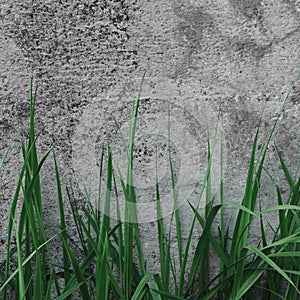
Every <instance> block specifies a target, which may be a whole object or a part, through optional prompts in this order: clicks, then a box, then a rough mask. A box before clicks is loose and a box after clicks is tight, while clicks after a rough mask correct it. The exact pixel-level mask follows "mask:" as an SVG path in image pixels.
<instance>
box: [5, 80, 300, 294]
mask: <svg viewBox="0 0 300 300" xmlns="http://www.w3.org/2000/svg"><path fill="white" fill-rule="evenodd" d="M294 84H295V82H294V83H293V86H294ZM141 90H142V84H141V88H140V93H139V96H138V98H137V99H136V100H134V101H133V103H132V110H131V115H130V133H129V137H128V142H127V144H128V145H127V154H128V164H127V166H128V168H127V176H126V179H124V178H123V177H122V174H121V172H120V170H118V169H114V167H113V160H114V158H113V155H112V150H111V146H110V145H109V143H108V146H107V149H106V150H104V147H103V148H102V155H101V163H100V169H99V174H100V179H99V183H100V184H99V203H98V204H97V205H99V206H98V207H96V208H95V207H94V206H93V205H92V204H91V199H90V195H89V193H88V192H87V190H85V191H84V193H85V198H86V203H87V205H84V206H83V205H80V204H79V202H78V201H77V200H76V198H75V196H74V193H73V192H72V186H63V185H62V181H61V178H60V173H59V166H58V164H57V160H56V156H55V151H54V150H55V149H53V148H50V149H49V150H48V151H47V152H46V153H45V154H44V156H42V158H41V159H40V160H39V159H38V156H37V150H36V143H37V141H38V138H37V136H38V134H36V133H35V111H34V108H35V102H36V89H34V88H33V82H32V81H31V90H30V118H29V121H30V130H29V133H28V134H29V138H28V141H27V142H26V143H25V141H23V140H22V139H20V146H21V149H22V155H23V159H24V163H23V166H22V168H21V169H20V171H19V179H18V182H17V186H16V188H15V193H14V197H13V198H12V200H11V209H10V216H9V223H8V225H7V229H8V236H7V251H6V257H5V259H4V261H3V262H2V263H1V264H0V283H1V287H0V298H1V299H4V300H5V299H11V298H13V299H36V300H40V299H53V297H55V298H56V299H72V296H73V295H74V294H75V293H76V295H78V293H79V294H80V297H81V298H82V299H84V300H89V299H126V300H128V299H135V300H138V299H149V300H150V299H153V300H160V299H201V300H202V299H224V300H227V299H259V298H260V297H261V298H262V299H291V300H293V299H299V295H300V291H299V284H300V259H299V258H300V217H299V213H300V197H299V189H300V176H299V173H297V174H296V176H295V177H293V176H292V174H291V172H290V170H289V169H288V167H287V164H286V163H285V160H284V158H283V155H282V154H281V152H280V149H279V148H278V147H277V146H276V144H275V149H276V152H277V158H278V162H279V163H280V166H281V169H282V172H283V174H284V176H285V178H286V186H287V187H288V188H289V193H288V195H287V196H283V195H282V191H281V189H280V187H279V186H278V184H277V183H276V181H275V180H274V179H273V177H272V175H271V174H270V172H269V171H268V170H267V169H266V167H265V159H266V155H267V149H268V146H269V145H270V144H271V143H272V138H273V135H274V132H275V129H276V126H277V122H278V119H279V116H280V113H281V112H282V110H283V109H284V107H285V104H286V102H287V101H288V96H289V95H288V96H287V98H286V99H285V101H284V103H283V105H282V107H281V109H280V111H279V113H278V116H277V119H276V122H275V124H274V127H273V128H272V130H271V132H270V134H269V137H268V139H267V140H266V142H265V144H264V147H263V149H262V150H261V151H260V152H258V149H257V140H258V137H259V128H258V129H257V132H256V134H255V137H254V142H253V146H252V152H251V156H250V162H249V166H248V175H247V178H245V191H244V195H243V198H242V199H241V201H240V203H233V202H230V201H228V200H227V199H226V198H225V196H224V194H225V193H224V190H226V186H225V185H224V180H223V163H222V157H221V166H220V174H221V182H220V193H219V194H220V198H219V199H215V197H214V196H213V195H212V192H211V184H212V182H213V181H214V178H212V177H211V174H212V172H211V170H212V162H213V159H214V158H213V157H214V148H215V144H216V136H217V128H218V124H216V129H215V132H214V136H213V138H212V139H211V140H208V141H207V149H208V150H207V153H208V156H207V170H206V174H205V176H204V179H201V178H199V180H198V181H199V182H203V183H202V185H201V187H200V193H199V195H200V196H199V200H198V203H197V204H196V205H195V206H193V205H192V204H191V203H190V209H191V212H193V216H194V217H193V220H192V223H191V227H190V229H189V235H188V237H187V241H185V242H184V241H183V239H182V238H181V232H182V224H181V220H180V211H179V210H178V209H177V206H178V190H177V187H176V182H175V176H176V174H175V173H174V168H173V160H172V155H171V151H170V142H171V134H172V129H171V128H170V123H171V122H170V118H171V115H170V110H169V129H168V139H169V172H170V178H171V184H172V186H171V188H172V193H173V205H174V209H173V213H172V215H171V219H170V221H169V222H166V220H165V219H163V218H162V212H161V204H160V201H161V198H160V192H161V191H160V184H159V180H158V171H159V166H158V163H157V161H158V159H157V156H156V199H155V200H156V213H157V221H156V228H157V238H158V245H159V249H158V250H159V257H158V263H159V268H158V273H150V272H148V271H147V260H146V259H145V257H144V253H143V247H142V245H143V241H142V238H141V234H140V227H139V223H138V217H137V216H138V213H137V211H136V210H135V209H132V208H133V207H135V205H134V204H135V203H136V192H135V187H134V181H135V178H134V174H133V172H132V170H133V165H134V159H133V157H134V139H135V131H136V124H137V118H138V110H139V102H140V100H139V99H140V94H141ZM116 126H117V128H118V132H117V134H119V135H120V136H121V138H122V139H123V140H124V141H126V140H125V139H124V134H123V133H122V132H121V128H120V126H119V125H118V123H117V121H116ZM221 152H222V151H221ZM8 155H9V151H7V152H5V153H4V155H3V157H2V158H1V159H0V171H1V169H2V168H3V167H4V166H5V160H6V159H7V157H8ZM51 155H52V157H53V158H52V159H53V161H54V166H55V170H54V173H55V177H56V194H57V201H58V204H57V205H58V208H59V218H60V220H59V222H60V224H59V226H60V231H59V232H57V234H56V235H55V236H50V237H49V236H47V234H46V228H47V224H45V222H44V218H43V197H42V193H41V189H42V187H41V182H40V171H41V169H42V168H43V165H44V163H45V161H46V160H49V159H51ZM221 156H222V155H221ZM105 164H106V165H105ZM298 169H299V168H298ZM104 170H106V171H104ZM117 175H118V176H117ZM263 175H264V176H268V177H269V178H270V179H271V180H272V182H273V188H274V190H273V192H274V195H275V196H276V199H277V204H276V205H274V206H273V207H269V208H266V209H263V208H262V205H261V201H260V193H261V192H262V191H261V187H260V181H261V178H262V176H263ZM118 180H120V182H118ZM103 181H105V193H104V195H103V197H101V196H100V195H102V193H101V182H103ZM118 185H120V186H121V187H122V189H121V191H119V190H118V188H117V186H118ZM0 188H1V187H0ZM64 190H65V191H66V195H67V199H65V200H67V201H68V202H69V203H68V204H69V206H70V207H71V210H72V217H73V220H74V224H75V225H74V226H75V228H76V230H77V238H78V241H79V242H80V244H81V245H80V246H81V248H82V249H83V250H82V253H81V254H80V255H79V254H78V251H77V249H76V246H75V245H74V241H73V238H71V237H70V235H69V228H68V226H67V222H66V206H65V203H64V198H63V191H64ZM120 193H122V196H124V198H125V199H126V205H125V218H121V212H120V208H119V206H118V205H117V215H118V220H117V221H115V220H111V219H110V217H109V215H110V212H111V197H112V196H114V197H115V198H116V199H117V200H118V199H119V198H120V196H121V195H120ZM202 201H204V202H205V209H204V211H203V212H202V211H200V209H199V208H200V203H201V202H202ZM100 203H101V206H100ZM117 203H118V201H117ZM228 206H230V207H231V208H234V209H235V210H236V212H237V217H236V218H235V219H233V220H232V221H234V224H231V226H232V228H233V234H232V237H230V235H229V228H228V227H226V226H225V211H226V207H228ZM17 207H21V213H20V217H19V218H18V219H16V215H17ZM97 208H101V209H97ZM100 211H102V212H105V213H104V214H101V213H100ZM271 212H273V213H274V212H276V213H277V215H278V226H277V227H276V228H273V227H272V226H271V224H266V222H265V221H264V220H266V218H265V216H267V214H269V213H271ZM217 218H218V219H219V220H220V222H219V223H217V221H216V220H217ZM122 219H124V222H122V221H121V220H122ZM254 221H258V223H259V224H260V241H259V243H258V244H257V246H254V245H252V244H250V242H249V235H250V225H251V224H252V223H253V222H254ZM197 223H199V225H200V226H201V228H202V232H201V233H198V234H197V235H195V233H194V228H195V225H196V224H197ZM172 224H174V225H175V234H176V237H177V248H176V250H175V251H176V252H177V253H176V255H177V256H178V258H179V262H178V264H176V262H175V261H174V257H173V255H174V253H172V251H173V249H172V251H171V237H172V234H174V232H172V230H171V228H172ZM266 227H269V228H268V230H266ZM213 228H214V229H218V231H219V236H216V235H215V234H214V233H213V232H215V230H213ZM270 229H271V231H272V236H270V234H268V235H267V233H266V232H267V231H268V232H269V231H270ZM14 237H15V240H16V245H15V246H12V240H13V238H14ZM192 240H196V241H197V245H196V249H195V251H194V253H192V255H191V254H190V253H191V249H190V248H191V241H192ZM52 244H54V245H60V247H61V258H62V260H61V262H60V263H59V266H57V262H54V261H53V259H52V257H53V253H52V251H53V250H52V247H51V246H52ZM134 244H135V245H136V247H135V248H134V246H133V245H134ZM211 250H214V253H215V256H214V257H213V258H212V257H211ZM216 256H217V258H216ZM134 257H137V259H134ZM211 259H218V260H219V271H218V272H219V273H218V274H217V275H216V276H215V277H213V278H211V277H210V275H209V274H210V272H209V271H210V261H211ZM60 270H62V272H60ZM61 274H63V276H62V277H63V281H62V280H60V276H61ZM54 295H55V296H54Z"/></svg>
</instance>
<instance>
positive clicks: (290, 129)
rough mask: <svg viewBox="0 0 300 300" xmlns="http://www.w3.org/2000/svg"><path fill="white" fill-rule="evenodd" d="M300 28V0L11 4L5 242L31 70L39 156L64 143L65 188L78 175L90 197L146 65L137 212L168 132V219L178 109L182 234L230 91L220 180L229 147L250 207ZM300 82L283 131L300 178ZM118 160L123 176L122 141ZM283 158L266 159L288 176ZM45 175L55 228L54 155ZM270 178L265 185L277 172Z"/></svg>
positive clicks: (3, 101) (3, 44)
mask: <svg viewBox="0 0 300 300" xmlns="http://www.w3.org/2000/svg"><path fill="white" fill-rule="evenodd" d="M299 29H300V3H299V1H298V0H280V1H279V0H264V1H258V0H252V1H250V0H228V1H216V0H210V1H196V0H194V1H193V0H190V1H187V0H172V1H165V0H150V1H145V0H143V1H142V0H134V1H133V0H132V1H126V0H121V1H113V0H94V1H92V0H90V1H87V0H84V1H76V0H70V1H54V0H48V1H46V0H43V1H36V0H33V1H28V0H22V1H20V0H14V1H12V0H9V1H4V0H1V2H0V78H1V81H2V82H1V86H0V132H1V134H0V154H1V155H2V154H3V153H4V150H5V149H7V148H8V147H12V150H11V153H10V156H9V159H8V161H7V164H6V165H5V169H4V172H3V173H2V174H1V182H6V183H7V185H6V187H5V188H4V189H3V190H2V191H1V195H0V197H1V201H0V208H1V209H0V211H1V213H0V224H1V233H0V235H1V236H0V246H1V245H2V246H1V250H3V249H4V244H5V238H6V231H5V228H6V224H7V222H8V207H9V201H10V200H11V194H12V192H13V191H12V189H11V187H14V181H13V180H15V179H16V178H14V177H12V175H13V174H17V173H16V172H17V170H18V168H19V167H20V164H21V157H20V148H19V146H18V128H19V129H20V131H21V133H25V132H26V130H27V129H28V110H29V102H28V98H29V97H28V96H29V92H28V90H29V81H30V76H31V72H32V69H34V74H35V80H36V81H37V82H38V83H39V92H38V101H37V107H36V112H37V113H36V117H37V128H38V129H42V136H41V138H40V143H39V145H40V146H39V147H40V151H41V152H42V151H43V150H45V149H47V147H48V146H49V145H50V144H51V143H52V142H54V143H55V145H56V151H57V155H58V159H59V165H60V168H61V173H62V174H61V176H62V178H63V179H64V181H65V183H67V182H68V178H72V180H76V179H77V180H78V178H79V174H80V176H81V178H83V179H84V180H86V181H87V182H89V184H90V187H91V191H92V190H93V187H95V186H96V181H95V180H94V178H95V174H97V173H95V172H97V159H98V158H99V153H100V150H99V149H100V146H99V145H100V144H101V142H102V141H103V140H104V139H105V138H106V137H107V136H108V135H109V134H110V135H111V134H112V133H113V130H114V129H113V127H114V121H113V117H115V118H116V119H117V120H118V122H119V123H120V124H121V127H122V128H123V129H124V132H126V128H128V121H129V112H130V102H131V100H132V98H133V96H134V95H136V94H137V91H138V89H139V85H140V82H141V77H142V75H143V72H144V69H145V68H146V69H147V73H146V78H145V82H144V85H143V92H142V100H141V107H140V121H139V123H138V131H137V142H136V154H135V156H136V163H135V172H136V176H137V177H136V178H137V181H136V183H135V184H136V187H137V191H138V195H139V197H140V198H139V199H140V203H141V204H140V205H141V208H142V209H141V211H142V212H149V211H150V212H151V208H152V206H151V205H152V204H151V203H152V200H151V199H152V198H151V197H152V196H153V189H154V186H153V184H154V179H155V177H154V174H155V172H154V167H155V142H156V141H157V137H158V136H160V139H161V141H162V142H161V143H160V144H159V153H160V158H161V164H160V170H159V178H160V182H161V187H162V190H163V191H164V197H165V199H167V200H166V203H167V204H166V207H165V209H166V210H165V215H166V216H168V215H169V209H170V205H169V202H168V199H169V197H170V195H171V191H170V178H169V175H168V174H169V173H168V167H167V163H166V161H167V154H166V148H167V143H166V141H167V139H166V137H167V121H168V108H169V105H171V106H170V107H171V149H172V153H173V158H174V167H175V170H176V171H177V173H178V178H177V180H178V181H177V182H178V186H179V184H180V186H181V190H182V196H181V198H180V199H182V203H181V204H182V206H181V210H180V214H181V219H182V223H183V224H184V225H185V226H184V232H183V237H184V236H185V233H186V230H188V224H189V222H190V219H191V212H190V211H189V209H188V205H187V201H186V200H187V199H190V200H191V201H196V199H197V195H198V194H197V193H198V190H196V191H194V190H193V187H194V186H195V185H197V182H198V178H200V180H199V182H201V178H203V175H204V169H205V166H206V157H207V151H206V140H207V128H208V129H209V132H210V135H211V136H212V134H213V131H214V126H215V124H216V120H217V115H218V107H219V103H220V98H222V113H221V128H220V132H221V133H222V141H221V135H219V136H218V138H217V142H216V152H215V160H214V169H213V179H214V181H215V182H214V183H213V188H214V190H215V191H216V193H217V189H218V180H219V178H220V176H219V169H218V167H219V163H220V160H219V155H220V150H219V146H220V144H221V143H223V146H224V163H225V166H224V173H225V196H226V199H228V200H234V201H241V196H242V192H243V188H244V181H245V175H246V168H247V164H248V159H249V155H250V149H251V144H252V141H253V137H254V133H255V128H256V126H257V124H258V121H259V118H260V116H261V111H262V110H263V109H264V110H265V112H264V115H263V117H262V119H263V122H262V134H261V136H262V138H261V141H263V140H264V138H265V137H266V136H267V135H268V133H269V131H270V128H271V126H272V124H273V122H274V117H275V115H276V113H277V111H278V109H279V107H280V105H281V103H282V100H283V98H284V96H285V95H286V93H287V90H288V88H289V86H290V83H291V82H292V80H293V79H294V78H295V76H296V74H297V71H299V69H300V58H299V57H300V56H299V54H300V53H299V51H300V50H299V49H300V30H299ZM299 89H300V87H299V84H297V86H296V88H295V89H294V91H293V93H292V95H291V98H290V100H289V102H288V104H287V107H286V110H285V112H284V114H283V115H282V118H281V120H280V124H279V126H278V130H277V132H276V139H277V144H278V146H279V148H280V149H281V150H282V152H283V154H284V158H285V159H286V160H287V163H288V165H289V167H291V168H292V170H293V171H294V172H295V171H296V169H297V165H298V163H299V143H300V134H299V124H300V114H299V105H300V102H299V100H300V98H299V97H300V96H299ZM106 128H108V132H107V131H106ZM114 157H116V158H117V159H116V161H118V162H119V164H120V167H121V170H124V168H125V167H124V166H123V165H122V163H123V162H124V151H123V148H122V141H121V140H117V141H116V146H115V148H114ZM275 157H276V155H275V151H274V149H273V148H272V147H270V151H269V154H268V161H267V166H268V167H269V168H270V170H271V171H273V174H275V175H274V176H275V178H276V180H278V182H280V180H282V178H283V177H282V172H281V171H280V169H279V166H278V164H277V163H275V162H274V161H275ZM122 168H123V169H122ZM45 169H46V171H45V172H44V175H43V177H42V180H43V183H44V186H45V189H44V191H43V193H44V195H45V199H46V202H45V207H46V208H47V209H46V217H45V218H46V220H48V222H49V227H51V226H55V224H56V223H57V213H56V211H57V208H56V194H55V192H53V190H54V188H53V182H54V181H53V177H52V175H50V173H51V172H47V170H51V169H52V165H51V163H48V164H47V165H46V167H45ZM196 179H197V180H196ZM11 180H12V181H11ZM7 181H8V182H7ZM264 184H265V185H266V187H267V186H268V184H269V183H268V180H267V179H266V180H265V182H264ZM270 199H272V198H270V197H268V196H267V195H266V197H265V203H264V204H265V205H266V206H267V205H270V204H272V202H271V200H270ZM230 213H231V211H230V210H229V211H228V215H230ZM140 218H141V219H140V220H141V222H143V223H144V225H143V226H144V227H143V228H144V238H145V240H146V242H145V251H146V252H147V253H148V254H151V255H149V256H148V257H151V259H153V261H155V255H156V254H155V251H156V250H157V247H156V246H155V235H154V234H149V230H153V232H155V228H154V227H153V226H152V224H151V223H147V221H149V220H151V221H153V218H155V215H153V213H150V214H142V215H141V216H140ZM150 232H151V231H150ZM253 235H254V237H255V229H253ZM174 247H175V241H174ZM2 253H3V252H2Z"/></svg>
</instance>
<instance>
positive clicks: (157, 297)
mask: <svg viewBox="0 0 300 300" xmlns="http://www.w3.org/2000/svg"><path fill="white" fill-rule="evenodd" d="M148 286H149V289H150V293H151V296H152V299H153V300H162V299H161V296H160V295H159V294H158V293H156V292H155V291H154V290H159V287H158V285H157V283H156V282H155V281H153V282H148Z"/></svg>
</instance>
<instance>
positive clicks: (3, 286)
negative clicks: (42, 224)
mask: <svg viewBox="0 0 300 300" xmlns="http://www.w3.org/2000/svg"><path fill="white" fill-rule="evenodd" d="M57 235H58V234H56V235H54V236H53V237H51V238H50V239H48V240H47V242H45V243H43V244H42V245H40V246H39V247H38V249H37V250H34V251H33V252H32V253H31V254H30V255H29V256H28V257H27V258H26V259H24V261H23V262H22V267H24V266H25V265H26V264H27V263H28V262H29V261H30V260H31V259H32V258H33V257H34V256H35V255H36V253H37V252H38V251H39V250H40V249H41V248H43V247H44V246H45V245H46V244H48V243H49V242H50V241H52V240H53V239H54V238H55V237H56V236H57ZM18 272H19V270H18V269H17V270H15V271H14V272H13V273H12V274H11V275H10V276H9V277H8V278H7V279H6V281H5V282H4V283H3V284H2V285H1V286H0V292H2V291H3V290H4V289H5V287H6V286H7V285H8V284H9V282H10V281H11V280H12V279H13V278H14V277H15V276H16V275H17V274H18Z"/></svg>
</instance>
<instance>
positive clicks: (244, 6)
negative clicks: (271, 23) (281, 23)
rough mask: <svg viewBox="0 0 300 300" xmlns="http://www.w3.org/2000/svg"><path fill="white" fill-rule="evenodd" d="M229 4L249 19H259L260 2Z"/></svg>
mask: <svg viewBox="0 0 300 300" xmlns="http://www.w3.org/2000/svg"><path fill="white" fill-rule="evenodd" d="M229 3H230V4H231V5H232V6H233V7H234V8H235V9H237V10H238V11H239V12H240V13H241V14H242V15H244V16H245V17H247V18H257V17H259V16H260V14H261V1H259V0H229Z"/></svg>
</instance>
